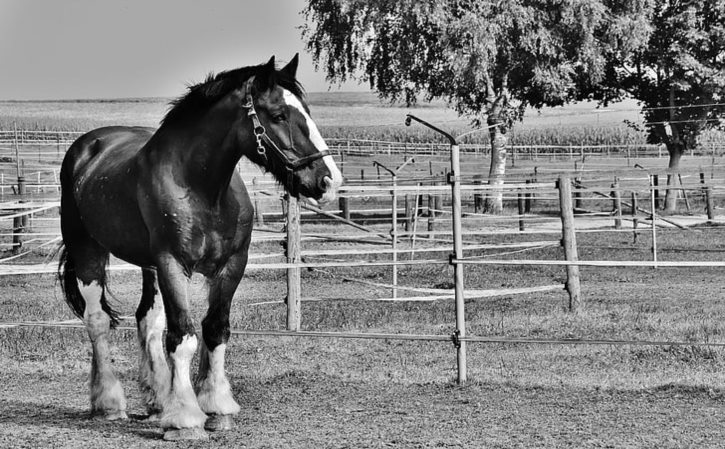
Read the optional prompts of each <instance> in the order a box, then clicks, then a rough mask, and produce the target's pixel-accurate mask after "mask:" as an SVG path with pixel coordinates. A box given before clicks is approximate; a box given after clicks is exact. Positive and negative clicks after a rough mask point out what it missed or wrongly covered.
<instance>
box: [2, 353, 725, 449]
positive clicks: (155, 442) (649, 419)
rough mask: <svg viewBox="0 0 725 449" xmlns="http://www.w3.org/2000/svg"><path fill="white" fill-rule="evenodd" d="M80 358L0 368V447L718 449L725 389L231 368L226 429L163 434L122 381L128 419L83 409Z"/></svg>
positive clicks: (724, 433)
mask: <svg viewBox="0 0 725 449" xmlns="http://www.w3.org/2000/svg"><path fill="white" fill-rule="evenodd" d="M80 365H83V364H79V366H78V370H71V371H69V372H67V373H64V374H63V375H60V376H59V375H47V376H43V375H42V373H38V375H37V376H26V377H21V378H17V377H14V376H12V375H8V373H7V372H3V373H2V374H0V376H1V378H0V381H1V382H2V384H3V385H4V387H3V389H2V395H0V447H3V448H38V447H54V448H115V447H129V448H130V447H133V448H152V447H244V448H377V447H396V448H397V447H400V448H429V447H450V448H640V447H642V448H644V447H657V448H716V447H722V444H723V443H722V442H723V438H724V437H725V430H724V429H723V427H722V425H721V422H722V416H723V412H724V411H725V410H724V409H725V406H724V405H723V399H724V398H723V392H719V391H712V390H707V389H704V388H690V387H677V386H671V387H660V388H656V389H652V390H638V391H616V390H615V391H601V390H600V391H597V390H577V389H572V388H571V387H567V388H557V387H552V388H525V387H521V386H515V385H491V384H485V383H475V382H474V383H471V384H469V385H466V386H463V387H459V386H456V385H454V384H441V383H430V384H409V383H401V382H393V381H391V382H378V383H371V382H361V381H350V380H346V379H343V378H340V377H333V376H327V375H321V374H309V373H303V372H296V371H290V372H288V373H287V374H285V375H281V376H277V377H275V378H272V379H269V380H267V381H261V382H260V381H255V380H253V379H250V378H245V377H243V376H238V375H236V376H235V375H232V376H231V382H232V386H233V389H234V392H235V395H236V397H237V399H238V400H239V402H240V403H241V404H242V412H241V413H240V414H239V415H238V416H237V417H236V418H235V425H236V427H235V429H234V430H233V431H230V432H226V433H214V434H211V436H210V440H208V441H196V442H188V443H186V442H182V443H171V442H165V441H163V439H162V436H163V433H162V431H161V430H160V429H159V428H157V427H155V426H154V425H153V424H151V423H147V422H144V421H143V420H142V418H143V416H142V412H143V410H142V409H141V408H140V404H141V401H140V398H139V397H138V393H137V392H136V391H135V390H134V389H133V388H132V387H131V388H129V387H128V385H127V389H126V390H127V394H128V396H129V397H128V399H129V401H128V402H129V416H130V418H129V419H128V420H126V421H123V422H106V421H103V420H98V419H94V418H90V417H89V415H88V405H87V391H86V386H85V379H86V377H87V375H86V374H85V373H84V372H82V370H83V368H84V367H83V366H80ZM10 371H12V370H10ZM128 380H129V379H125V382H126V383H128Z"/></svg>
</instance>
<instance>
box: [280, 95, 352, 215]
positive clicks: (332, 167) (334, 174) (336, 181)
mask: <svg viewBox="0 0 725 449" xmlns="http://www.w3.org/2000/svg"><path fill="white" fill-rule="evenodd" d="M282 98H284V101H285V103H287V105H288V106H291V107H293V108H295V109H297V110H298V111H299V113H300V114H302V116H303V117H304V118H305V121H306V122H307V129H309V131H310V136H309V137H310V140H311V141H312V143H313V144H314V145H315V148H317V149H318V150H319V151H324V150H327V149H328V148H329V147H328V146H327V143H326V142H325V139H323V138H322V134H320V130H319V129H317V124H315V122H314V120H312V117H310V114H308V113H307V111H306V110H305V107H304V106H303V105H302V102H300V99H299V98H297V96H296V95H295V94H293V93H292V92H290V91H288V90H287V89H285V90H284V91H283V96H282ZM322 160H323V161H324V162H325V165H327V169H328V170H329V171H330V180H329V181H326V183H327V190H326V191H325V194H324V195H323V196H322V198H320V202H321V203H328V202H330V201H333V200H334V199H335V198H336V196H337V189H339V188H340V186H341V185H342V173H341V172H340V169H338V168H337V164H335V160H334V159H333V158H332V156H325V157H323V158H322Z"/></svg>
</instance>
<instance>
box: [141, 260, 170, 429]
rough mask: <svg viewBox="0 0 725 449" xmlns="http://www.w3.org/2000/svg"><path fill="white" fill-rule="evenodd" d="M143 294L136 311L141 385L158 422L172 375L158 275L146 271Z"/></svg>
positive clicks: (150, 270)
mask: <svg viewBox="0 0 725 449" xmlns="http://www.w3.org/2000/svg"><path fill="white" fill-rule="evenodd" d="M142 275H143V293H142V294H141V303H140V304H139V306H138V309H137V310H136V324H137V327H138V342H139V345H140V346H141V362H140V370H139V384H140V387H141V391H142V392H143V394H144V400H145V402H146V409H147V411H148V413H149V415H150V416H149V417H150V418H151V419H154V418H155V417H157V414H158V413H160V412H161V411H162V409H163V404H164V401H165V400H166V398H167V397H168V395H169V387H170V385H171V373H170V372H169V366H168V364H167V363H166V353H165V352H164V345H163V334H164V328H165V327H166V316H165V314H164V304H163V301H162V299H161V294H160V293H159V289H158V285H157V283H156V272H155V271H154V270H152V269H148V268H144V269H143V271H142Z"/></svg>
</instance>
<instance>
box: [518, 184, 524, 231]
mask: <svg viewBox="0 0 725 449" xmlns="http://www.w3.org/2000/svg"><path fill="white" fill-rule="evenodd" d="M517 200H518V201H517V203H518V206H519V231H525V230H526V228H525V225H524V214H525V213H526V207H525V206H524V194H523V193H521V192H519V194H518V197H517Z"/></svg>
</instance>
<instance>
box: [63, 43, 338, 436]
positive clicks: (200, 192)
mask: <svg viewBox="0 0 725 449" xmlns="http://www.w3.org/2000/svg"><path fill="white" fill-rule="evenodd" d="M297 61H298V59H297V56H295V57H294V59H293V60H292V61H290V63H289V64H287V65H286V66H285V67H284V68H282V69H281V70H276V69H275V64H274V57H273V58H272V59H270V61H269V62H268V63H267V64H262V65H259V66H253V67H244V68H240V69H236V70H231V71H228V72H223V73H220V74H218V75H216V76H210V77H209V78H208V79H207V80H206V81H205V82H203V83H200V84H198V85H195V86H192V87H190V88H189V91H188V93H187V94H186V95H185V96H183V97H181V98H180V99H178V100H177V101H175V102H174V103H173V106H172V108H171V109H170V110H169V112H168V113H167V115H166V117H165V118H164V119H163V121H162V122H161V126H160V127H159V129H157V130H154V129H149V128H131V127H120V126H118V127H107V128H100V129H96V130H94V131H91V132H89V133H87V134H85V135H84V136H82V137H80V138H79V139H78V140H77V141H75V143H73V145H72V146H71V147H70V149H69V150H68V153H67V154H66V156H65V159H64V160H63V165H62V168H61V174H60V177H61V186H62V196H61V230H62V234H63V242H64V244H65V247H64V249H63V252H62V254H61V265H60V271H59V272H60V279H61V283H62V285H63V289H64V292H65V296H66V299H67V301H68V303H69V304H70V306H71V307H72V309H73V310H74V312H75V313H76V314H77V315H78V316H79V317H81V318H82V319H83V320H84V322H85V324H86V327H87V330H88V334H89V336H90V340H91V343H92V346H93V361H92V368H91V411H92V413H94V414H98V415H102V416H104V417H106V418H107V419H119V418H126V413H125V410H126V400H125V397H124V393H123V389H122V386H121V384H120V382H119V381H118V379H117V378H116V376H115V375H114V373H113V370H112V367H111V359H110V353H109V343H108V333H109V330H110V328H111V327H113V326H114V325H115V324H116V323H117V321H118V315H117V313H116V312H114V310H113V309H112V308H111V306H110V305H109V303H108V301H107V299H106V294H105V286H106V265H107V263H108V260H109V254H113V255H114V256H116V257H119V258H121V259H123V260H125V261H127V262H130V263H132V264H135V265H138V266H139V267H141V268H142V273H143V290H142V295H141V302H140V304H139V306H138V309H137V311H136V319H137V324H138V339H139V343H140V346H141V351H142V357H141V374H140V383H141V387H142V389H143V390H144V391H145V393H146V400H147V408H148V410H149V413H150V414H151V415H152V416H154V417H156V418H158V419H159V420H160V421H159V423H160V425H161V426H162V427H163V428H165V429H167V430H168V431H167V433H166V436H167V437H168V438H178V437H185V436H189V435H205V434H204V431H203V430H202V428H203V427H204V426H205V424H206V427H207V428H210V429H212V430H220V429H228V428H230V427H231V422H232V420H231V415H233V414H235V413H238V412H239V405H238V404H237V402H236V401H235V400H234V398H233V397H232V392H231V388H230V385H229V382H228V380H227V377H226V375H225V373H224V354H225V348H226V343H227V340H228V339H229V333H230V332H229V312H230V308H231V303H232V296H233V294H234V292H235V290H236V289H237V285H238V284H239V282H240V281H241V279H242V276H243V274H244V268H245V266H246V264H247V253H248V249H249V242H250V238H251V233H252V219H253V212H254V211H253V208H252V205H251V202H250V199H249V196H248V194H247V191H246V189H245V187H244V183H243V182H242V179H241V178H240V176H239V174H238V172H237V170H236V166H237V162H238V161H239V159H240V158H241V157H242V156H245V157H247V158H248V159H250V160H251V161H253V162H255V163H257V164H259V165H260V166H262V167H264V168H265V169H266V170H268V171H270V172H271V173H272V174H273V175H274V177H275V178H276V179H277V181H279V183H281V184H282V185H283V186H284V188H285V189H286V190H287V191H289V192H290V193H291V194H292V195H294V196H297V197H301V198H303V199H307V200H308V201H310V202H313V203H317V202H320V203H324V202H328V201H330V200H332V199H334V198H335V194H336V190H337V188H338V187H339V186H340V184H341V183H342V177H341V174H340V171H339V170H338V169H337V167H336V165H335V163H334V161H333V159H332V156H330V155H329V153H328V150H327V146H326V145H325V142H324V140H323V139H322V137H321V136H320V133H319V131H318V130H317V127H316V126H315V123H314V122H313V121H312V119H311V118H310V115H309V110H308V108H307V106H306V104H305V102H304V98H303V95H302V89H301V87H300V85H299V84H298V82H297V81H296V80H295V74H296V71H297ZM193 273H201V274H202V275H204V276H205V277H206V279H207V281H208V298H207V301H208V312H207V314H206V316H205V318H204V319H203V320H202V323H201V328H202V337H203V338H202V344H201V348H202V352H201V361H200V368H199V374H198V377H197V379H196V382H195V385H192V382H191V377H190V364H191V360H192V357H193V356H194V354H195V352H196V350H197V345H198V342H197V337H196V332H195V329H194V324H193V323H192V320H191V317H190V315H189V301H190V299H191V298H189V297H188V296H187V284H188V281H189V278H190V276H191V275H192V274H193ZM165 326H166V327H167V331H166V337H165V344H166V348H165V351H164V347H163V340H164V337H163V334H164V327H165ZM167 355H168V363H167ZM189 429H191V430H189Z"/></svg>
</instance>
